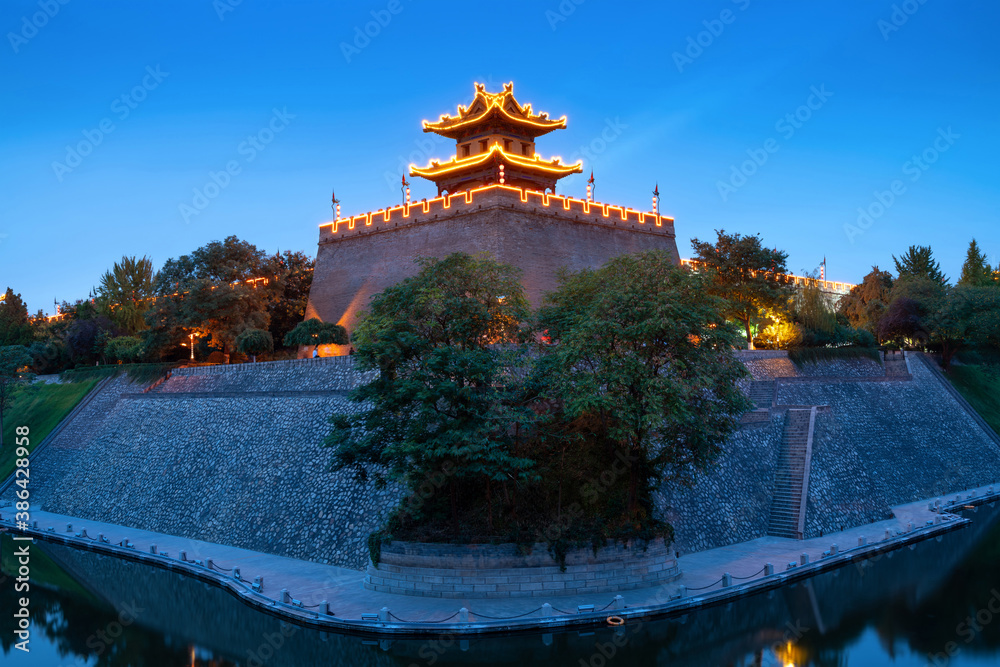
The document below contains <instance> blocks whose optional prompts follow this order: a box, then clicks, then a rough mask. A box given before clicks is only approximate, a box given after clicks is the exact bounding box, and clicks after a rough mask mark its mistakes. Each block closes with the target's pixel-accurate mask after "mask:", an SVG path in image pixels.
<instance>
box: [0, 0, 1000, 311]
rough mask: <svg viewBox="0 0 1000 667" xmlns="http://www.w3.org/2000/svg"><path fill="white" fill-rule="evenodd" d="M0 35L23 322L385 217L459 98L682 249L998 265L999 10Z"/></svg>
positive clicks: (18, 13)
mask: <svg viewBox="0 0 1000 667" xmlns="http://www.w3.org/2000/svg"><path fill="white" fill-rule="evenodd" d="M0 28H2V30H0V33H2V34H3V44H0V68H2V70H0V71H2V82H3V86H2V89H3V104H2V107H0V289H3V288H5V287H6V286H8V285H9V286H11V287H13V288H14V290H15V291H17V292H20V293H22V295H23V296H24V298H25V299H26V300H27V302H28V306H29V308H30V309H31V311H32V312H34V311H36V310H38V309H40V308H41V309H44V310H45V311H47V312H51V311H52V309H53V308H52V303H53V298H58V299H59V300H60V301H62V300H70V301H72V300H75V299H78V298H83V297H86V296H87V293H88V291H89V289H90V288H91V287H92V286H93V285H96V284H97V283H98V281H99V278H100V275H101V274H102V273H103V272H104V271H105V270H106V269H107V268H109V267H110V266H111V264H112V263H113V262H114V261H115V260H118V259H120V258H121V257H122V255H139V256H142V255H148V256H149V257H151V258H152V260H153V262H154V265H155V266H157V267H159V266H160V265H162V264H163V262H164V261H165V260H167V259H168V258H170V257H177V256H179V255H181V254H184V253H187V252H190V251H191V250H193V249H194V248H197V247H199V246H201V245H203V244H205V243H207V242H209V241H212V240H214V239H222V238H224V237H226V236H229V235H236V236H238V237H240V238H242V239H246V240H248V241H251V242H252V243H254V244H256V245H257V246H258V247H261V248H263V249H266V250H268V251H270V252H273V251H275V250H278V249H281V250H287V249H291V250H302V251H304V252H306V253H309V254H310V255H315V252H316V241H317V239H318V226H319V225H320V224H321V223H323V222H325V221H328V220H329V219H330V217H331V213H330V190H331V188H332V187H334V188H336V192H337V196H338V198H339V199H340V200H341V201H342V202H343V204H342V205H343V213H344V214H350V213H360V212H364V211H367V210H374V209H378V208H381V207H384V206H387V205H392V204H395V203H398V202H399V200H400V192H399V180H400V179H399V176H400V174H401V172H402V170H403V169H404V168H405V167H406V165H408V164H409V163H410V162H417V163H420V164H426V163H427V162H428V161H429V159H430V158H431V157H435V158H446V157H448V156H450V155H452V154H453V153H454V144H453V143H452V142H448V141H445V140H442V139H437V138H436V137H435V136H434V135H429V134H424V133H422V132H421V125H420V121H421V120H422V119H436V118H437V117H438V116H439V115H440V114H442V113H449V112H450V113H454V112H455V107H456V106H457V105H458V104H468V103H469V102H470V101H471V99H472V96H473V82H475V81H480V82H485V83H486V85H487V87H488V88H489V89H490V90H499V89H500V88H501V86H502V84H503V83H504V82H507V81H513V82H514V91H515V94H516V96H517V98H518V99H519V100H520V101H521V102H522V103H529V102H530V103H531V104H532V105H533V108H534V109H535V110H536V111H547V112H549V113H550V114H551V115H553V116H561V115H563V114H565V115H566V116H567V117H568V128H567V129H566V130H564V131H560V132H555V133H552V134H550V135H548V136H546V137H543V138H542V139H541V140H540V142H539V145H538V152H539V153H541V154H542V155H544V156H546V157H547V156H552V155H558V156H562V157H563V159H564V160H566V161H570V160H577V159H582V160H583V162H584V169H585V174H584V175H577V176H573V177H570V178H567V179H565V180H564V181H562V182H561V183H560V191H561V192H564V193H568V194H571V195H575V196H581V197H582V196H584V193H585V188H586V183H585V181H586V177H587V176H589V174H590V171H591V169H593V171H594V174H595V178H596V182H597V188H596V198H597V199H598V200H600V201H605V202H609V203H613V204H624V205H627V206H631V207H634V208H641V209H646V210H648V208H649V207H650V192H651V191H652V189H653V186H654V184H656V183H659V189H660V192H661V194H662V199H661V209H662V211H663V212H665V213H667V214H669V215H672V216H674V217H675V219H676V229H677V239H678V246H679V249H680V252H681V256H683V257H687V256H690V254H691V247H690V239H691V238H692V237H698V238H701V239H707V238H711V237H712V236H713V235H714V231H713V230H715V229H719V228H724V229H726V230H727V231H733V232H741V233H744V234H756V233H759V234H761V235H762V237H763V239H764V241H765V243H766V244H767V245H769V246H776V247H778V248H781V249H784V250H786V251H787V252H788V253H789V263H788V264H789V268H790V269H791V270H792V271H794V272H796V273H800V272H802V271H814V270H816V269H817V267H818V266H819V264H820V262H821V261H822V259H823V257H824V255H825V256H826V257H827V258H828V260H829V264H828V266H829V272H828V277H829V278H830V279H833V280H842V281H850V282H856V281H859V280H860V279H861V277H862V276H863V275H864V274H865V273H867V272H868V270H870V267H871V266H872V265H873V264H877V265H879V266H881V267H882V268H892V258H891V256H892V254H897V255H898V254H899V253H901V252H902V251H904V250H905V249H906V247H907V246H909V245H911V244H922V245H927V244H929V245H931V246H932V247H933V248H934V251H935V254H936V256H937V257H938V259H939V260H940V261H941V264H942V267H943V268H944V270H945V272H946V273H947V274H948V275H949V276H951V277H952V278H953V279H954V278H956V277H957V274H958V272H959V269H960V267H961V263H962V260H963V258H964V255H965V250H966V247H967V245H968V243H969V240H970V239H972V238H973V237H976V238H977V239H978V240H979V241H980V243H981V245H982V246H983V248H984V250H985V251H986V253H987V255H988V256H989V257H990V259H991V260H992V261H993V262H994V263H997V262H1000V231H998V224H997V222H998V210H1000V207H998V204H1000V194H998V187H997V176H998V168H997V161H996V156H997V155H998V154H1000V114H998V111H997V110H998V109H1000V39H997V32H998V28H1000V4H998V3H995V2H985V1H984V2H972V1H970V0H949V1H948V2H945V1H944V0H906V1H903V2H894V1H892V0H884V1H877V0H840V1H839V2H824V3H817V2H797V3H792V2H773V1H772V2H764V1H763V0H712V1H704V2H679V1H672V2H657V3H653V2H648V3H610V2H603V1H601V0H575V1H574V0H562V2H558V1H557V0H552V1H550V2H545V1H534V2H517V1H509V2H504V3H478V2H474V3H470V2H462V3H458V2H453V3H450V2H435V3H431V2H417V1H415V0H389V1H383V0H377V1H375V2H369V1H365V2H350V3H348V2H336V3H335V2H322V3H321V2H305V1H294V0H285V1H282V2H278V1H270V2H269V1H265V0H253V1H251V0H246V1H242V2H240V1H239V0H214V1H213V0H197V1H195V0H178V1H175V2H149V1H141V0H133V1H130V2H124V1H120V2H88V1H86V0H41V1H40V2H39V1H38V0H35V1H34V2H28V1H23V0H4V2H3V3H2V4H0ZM366 33H367V34H366ZM227 169H229V173H227ZM412 181H413V195H414V197H415V198H417V199H419V198H421V197H428V196H433V195H434V194H435V192H436V191H435V190H434V187H433V185H432V184H431V183H429V182H422V181H421V179H418V178H414V179H412Z"/></svg>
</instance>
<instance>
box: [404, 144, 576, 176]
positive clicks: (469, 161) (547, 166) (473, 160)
mask: <svg viewBox="0 0 1000 667" xmlns="http://www.w3.org/2000/svg"><path fill="white" fill-rule="evenodd" d="M497 153H498V154H500V156H501V157H503V158H504V159H505V160H507V161H509V162H510V163H511V164H516V165H518V166H521V167H527V168H529V169H538V170H540V171H545V172H549V173H552V174H561V175H563V176H569V175H570V174H579V173H582V172H583V162H582V161H580V162H576V163H574V164H565V165H563V164H555V163H556V162H559V161H560V160H561V159H562V158H558V157H554V158H552V161H551V162H545V161H543V160H540V159H538V158H537V157H536V158H534V159H532V158H526V157H523V156H521V155H515V154H514V153H508V152H507V151H505V150H504V149H502V148H500V144H498V143H494V144H493V145H492V146H491V147H490V150H489V151H487V152H486V153H480V154H479V155H475V156H472V157H468V158H462V159H458V158H457V157H453V158H451V159H450V160H448V161H447V162H444V163H438V164H437V166H435V165H434V163H435V162H436V160H431V161H430V163H429V164H428V165H427V166H426V167H418V166H416V165H414V164H411V165H410V176H420V177H421V178H430V177H431V176H441V175H443V174H450V173H453V172H456V171H462V170H465V169H468V168H470V167H478V166H479V165H481V164H484V163H486V162H488V161H489V160H491V159H492V158H493V157H494V154H497Z"/></svg>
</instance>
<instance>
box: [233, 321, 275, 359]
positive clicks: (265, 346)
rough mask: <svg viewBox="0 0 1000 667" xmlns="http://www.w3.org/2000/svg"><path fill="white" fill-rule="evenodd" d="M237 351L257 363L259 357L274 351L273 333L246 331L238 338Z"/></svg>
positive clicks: (254, 330)
mask: <svg viewBox="0 0 1000 667" xmlns="http://www.w3.org/2000/svg"><path fill="white" fill-rule="evenodd" d="M236 349H237V350H239V351H240V352H241V353H243V354H245V355H247V356H249V357H252V358H253V360H254V362H256V361H257V355H258V354H263V353H265V352H270V351H271V350H273V349H274V339H273V338H271V332H270V331H265V330H263V329H244V330H243V331H242V332H241V333H240V335H238V336H237V337H236Z"/></svg>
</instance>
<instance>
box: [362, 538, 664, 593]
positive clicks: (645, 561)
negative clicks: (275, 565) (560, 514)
mask: <svg viewBox="0 0 1000 667" xmlns="http://www.w3.org/2000/svg"><path fill="white" fill-rule="evenodd" d="M679 576H680V570H679V569H678V567H677V562H676V560H674V558H673V553H672V551H671V550H670V548H669V547H668V545H666V544H664V543H663V540H657V541H655V542H653V543H650V544H628V545H623V544H610V545H608V546H605V547H603V548H601V549H598V550H597V552H596V553H595V552H594V550H592V549H579V550H576V551H572V552H570V553H569V554H567V556H566V563H565V568H564V569H563V568H560V566H559V564H558V562H556V561H555V560H554V559H553V557H552V556H551V555H550V554H549V552H548V550H547V547H546V545H544V544H536V545H534V546H533V547H532V548H531V550H530V552H529V553H527V554H522V553H521V552H520V551H519V549H518V548H517V547H516V546H515V545H512V544H505V545H489V544H482V545H478V544H474V545H467V546H461V545H448V544H418V543H412V542H393V543H391V544H387V545H384V546H383V547H382V560H381V562H380V563H379V565H378V567H375V566H374V565H369V566H368V573H367V575H366V576H365V588H367V589H369V590H374V591H379V592H383V593H395V594H398V595H415V596H421V597H441V598H495V597H548V596H553V595H571V594H577V593H615V592H618V591H624V590H629V589H633V588H644V587H649V586H655V585H657V584H661V583H664V582H667V581H671V580H673V579H676V578H677V577H679Z"/></svg>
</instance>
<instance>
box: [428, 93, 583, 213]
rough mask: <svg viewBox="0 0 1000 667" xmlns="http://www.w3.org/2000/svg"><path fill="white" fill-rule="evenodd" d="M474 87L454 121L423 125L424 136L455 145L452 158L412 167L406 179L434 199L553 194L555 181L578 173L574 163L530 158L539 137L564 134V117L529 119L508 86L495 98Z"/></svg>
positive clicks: (579, 167) (444, 119)
mask: <svg viewBox="0 0 1000 667" xmlns="http://www.w3.org/2000/svg"><path fill="white" fill-rule="evenodd" d="M475 87H476V96H475V98H473V100H472V103H471V104H469V106H468V107H464V106H459V107H458V115H457V116H449V115H447V114H446V115H442V116H441V119H440V120H439V121H437V122H430V121H426V120H425V121H424V132H433V133H435V134H439V135H441V136H442V137H448V138H449V139H454V140H455V157H453V158H451V159H450V160H448V161H446V162H440V161H438V160H431V162H430V164H429V165H427V166H426V167H416V166H411V167H410V175H411V176H420V177H421V178H426V179H427V180H430V181H434V183H435V184H436V185H437V188H438V194H439V195H441V194H446V193H447V194H450V193H454V192H461V191H463V190H470V189H472V188H476V187H481V186H484V185H493V184H499V185H505V184H506V185H511V186H513V187H517V188H522V189H526V190H538V191H540V192H550V193H555V191H556V181H558V180H559V179H560V178H563V177H565V176H569V175H570V174H578V173H580V172H581V171H583V165H582V164H581V163H579V162H578V163H576V164H562V160H561V159H560V158H551V159H549V160H545V159H542V157H541V156H539V155H538V154H537V153H536V152H535V140H536V139H538V137H540V136H542V135H544V134H548V133H549V132H552V131H553V130H562V129H565V128H566V117H565V116H563V117H562V118H558V119H552V118H549V115H548V114H547V113H539V114H533V113H532V112H531V105H530V104H525V105H523V106H522V105H521V104H519V103H518V101H517V100H516V99H515V98H514V83H513V82H511V83H508V84H505V85H504V87H503V91H502V92H499V93H488V92H486V87H485V86H484V85H483V84H481V83H477V84H475Z"/></svg>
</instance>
